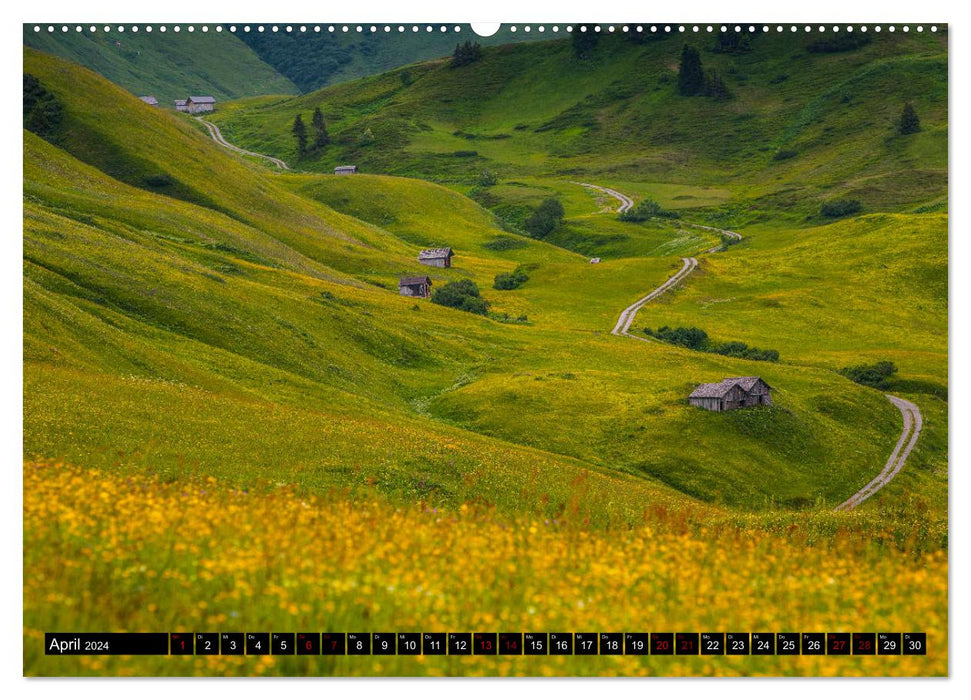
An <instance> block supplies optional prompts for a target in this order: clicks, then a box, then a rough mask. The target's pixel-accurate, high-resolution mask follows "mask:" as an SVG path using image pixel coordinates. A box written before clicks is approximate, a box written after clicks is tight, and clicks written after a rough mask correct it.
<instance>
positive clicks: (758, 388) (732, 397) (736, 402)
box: [688, 377, 772, 411]
mask: <svg viewBox="0 0 971 700" xmlns="http://www.w3.org/2000/svg"><path fill="white" fill-rule="evenodd" d="M688 403H689V404H691V405H692V406H697V407H698V408H704V409H705V410H708V411H733V410H735V409H736V408H744V407H746V406H771V405H772V387H770V386H769V385H768V384H766V383H765V382H764V381H763V380H762V379H761V378H760V377H728V378H726V379H722V380H721V381H720V382H717V383H715V384H699V385H698V386H697V387H695V390H694V391H693V392H691V396H689V397H688Z"/></svg>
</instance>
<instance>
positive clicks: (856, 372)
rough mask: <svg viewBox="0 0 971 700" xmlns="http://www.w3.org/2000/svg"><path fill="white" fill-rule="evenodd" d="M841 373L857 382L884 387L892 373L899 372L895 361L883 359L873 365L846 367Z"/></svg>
mask: <svg viewBox="0 0 971 700" xmlns="http://www.w3.org/2000/svg"><path fill="white" fill-rule="evenodd" d="M839 373H840V374H842V375H843V376H844V377H846V378H847V379H850V380H851V381H854V382H856V383H857V384H863V385H864V386H872V387H874V388H875V389H883V388H885V387H886V386H887V380H888V379H890V377H891V375H893V374H896V373H897V366H896V365H895V364H894V363H893V362H888V361H883V362H875V363H874V364H872V365H856V366H855V367H844V368H843V369H841V370H840V371H839Z"/></svg>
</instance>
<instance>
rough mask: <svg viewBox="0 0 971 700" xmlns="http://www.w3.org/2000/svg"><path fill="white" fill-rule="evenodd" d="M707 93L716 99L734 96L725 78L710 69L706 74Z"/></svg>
mask: <svg viewBox="0 0 971 700" xmlns="http://www.w3.org/2000/svg"><path fill="white" fill-rule="evenodd" d="M705 94H706V95H708V97H714V98H715V99H716V100H727V99H728V98H730V97H731V96H732V93H731V91H730V90H729V89H728V85H726V84H725V80H724V79H723V78H722V77H721V75H720V74H719V73H716V72H715V71H709V72H708V73H707V74H706V75H705Z"/></svg>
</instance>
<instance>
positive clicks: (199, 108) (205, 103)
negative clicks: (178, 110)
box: [185, 95, 216, 114]
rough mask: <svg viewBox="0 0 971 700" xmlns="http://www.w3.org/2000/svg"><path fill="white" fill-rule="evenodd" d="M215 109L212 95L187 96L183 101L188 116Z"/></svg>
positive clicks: (214, 100)
mask: <svg viewBox="0 0 971 700" xmlns="http://www.w3.org/2000/svg"><path fill="white" fill-rule="evenodd" d="M215 108H216V98H215V97H213V96H212V95H189V97H188V99H186V101H185V111H186V112H188V113H189V114H198V113H199V112H211V111H212V110H214V109H215Z"/></svg>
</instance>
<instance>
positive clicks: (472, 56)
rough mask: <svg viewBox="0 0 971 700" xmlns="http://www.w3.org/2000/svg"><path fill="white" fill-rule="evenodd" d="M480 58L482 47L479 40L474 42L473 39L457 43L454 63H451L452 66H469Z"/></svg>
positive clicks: (453, 53) (453, 55) (453, 58)
mask: <svg viewBox="0 0 971 700" xmlns="http://www.w3.org/2000/svg"><path fill="white" fill-rule="evenodd" d="M480 58H482V47H481V46H479V42H476V43H474V44H473V43H472V42H471V41H466V42H465V43H464V44H456V45H455V51H453V52H452V63H451V64H450V65H451V67H452V68H458V67H460V66H467V65H468V64H470V63H475V62H476V61H478V60H479V59H480Z"/></svg>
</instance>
